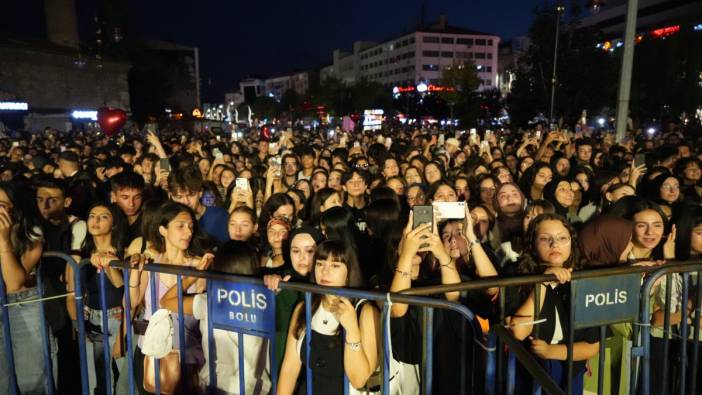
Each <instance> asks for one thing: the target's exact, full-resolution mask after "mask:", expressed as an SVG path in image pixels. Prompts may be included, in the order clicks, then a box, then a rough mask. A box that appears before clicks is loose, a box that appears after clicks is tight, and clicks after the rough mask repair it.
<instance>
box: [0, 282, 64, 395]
mask: <svg viewBox="0 0 702 395" xmlns="http://www.w3.org/2000/svg"><path fill="white" fill-rule="evenodd" d="M37 273H38V274H37V290H38V291H39V299H41V298H43V297H44V282H43V279H42V276H41V270H38V271H37ZM0 282H2V280H0ZM39 311H40V312H41V313H40V314H39V320H40V322H41V333H42V335H43V336H42V346H43V347H42V348H43V350H44V369H45V370H46V388H47V393H48V394H49V395H53V393H54V388H56V387H55V383H54V373H53V372H54V369H53V367H52V361H51V339H50V336H51V335H50V332H51V331H50V329H49V326H48V325H47V324H46V316H45V315H44V303H43V302H41V303H39Z"/></svg>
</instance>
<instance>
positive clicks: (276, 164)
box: [268, 156, 283, 177]
mask: <svg viewBox="0 0 702 395" xmlns="http://www.w3.org/2000/svg"><path fill="white" fill-rule="evenodd" d="M268 163H269V164H270V166H272V167H274V168H275V169H276V172H275V175H276V176H277V177H280V174H281V173H280V168H281V166H282V163H283V162H282V161H281V159H280V157H279V156H274V157H272V158H271V159H270V161H269V162H268Z"/></svg>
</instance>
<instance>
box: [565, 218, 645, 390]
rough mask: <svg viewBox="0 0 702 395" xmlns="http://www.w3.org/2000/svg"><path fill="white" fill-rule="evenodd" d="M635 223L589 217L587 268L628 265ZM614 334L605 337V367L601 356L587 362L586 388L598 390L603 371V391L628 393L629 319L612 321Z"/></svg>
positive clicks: (584, 242)
mask: <svg viewBox="0 0 702 395" xmlns="http://www.w3.org/2000/svg"><path fill="white" fill-rule="evenodd" d="M633 232H634V223H633V222H632V221H629V220H627V219H624V218H616V217H609V216H600V217H597V218H595V219H593V220H592V221H590V222H589V223H588V224H587V225H585V227H583V229H582V230H581V231H580V233H579V234H578V238H579V240H580V248H581V252H582V255H581V257H582V264H583V267H585V268H595V267H608V266H620V265H628V264H630V262H629V253H630V252H631V249H632V247H633V243H632V241H631V239H632V235H633ZM609 330H610V331H611V333H612V335H611V336H609V337H608V338H607V339H606V340H605V350H606V352H605V359H604V367H603V368H602V369H600V367H599V357H598V356H594V357H592V358H591V359H590V360H589V361H588V362H589V366H590V369H591V371H592V374H588V375H587V376H586V377H585V389H587V390H589V391H592V392H597V385H598V384H597V382H598V379H599V375H600V374H602V375H604V378H603V385H604V387H603V388H602V393H605V394H628V393H629V390H628V389H629V373H630V369H629V366H628V360H629V359H628V357H627V355H628V353H629V352H630V351H631V339H632V336H633V331H632V326H631V324H630V323H620V324H613V325H609Z"/></svg>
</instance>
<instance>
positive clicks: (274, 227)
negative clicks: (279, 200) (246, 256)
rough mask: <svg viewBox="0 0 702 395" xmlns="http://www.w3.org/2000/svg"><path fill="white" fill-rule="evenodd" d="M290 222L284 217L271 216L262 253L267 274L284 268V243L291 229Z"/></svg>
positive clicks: (262, 264) (264, 270) (262, 261)
mask: <svg viewBox="0 0 702 395" xmlns="http://www.w3.org/2000/svg"><path fill="white" fill-rule="evenodd" d="M291 228H292V227H291V225H290V222H288V221H287V220H286V219H285V218H284V217H278V218H271V220H270V221H268V225H267V226H266V245H265V246H264V247H263V250H262V254H261V267H262V268H263V269H262V270H263V272H264V273H265V274H275V273H278V272H280V271H282V270H283V264H284V263H285V259H284V257H283V244H284V243H285V241H286V240H287V239H288V235H289V234H290V230H291Z"/></svg>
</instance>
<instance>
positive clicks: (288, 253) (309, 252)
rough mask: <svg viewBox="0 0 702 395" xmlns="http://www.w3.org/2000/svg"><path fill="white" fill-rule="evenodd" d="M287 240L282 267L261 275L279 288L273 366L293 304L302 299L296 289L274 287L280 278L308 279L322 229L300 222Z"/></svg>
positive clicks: (278, 357)
mask: <svg viewBox="0 0 702 395" xmlns="http://www.w3.org/2000/svg"><path fill="white" fill-rule="evenodd" d="M288 240H290V242H289V243H285V248H284V251H285V258H286V267H285V270H283V271H282V272H281V273H280V274H270V275H266V276H264V277H263V281H264V283H265V284H266V285H267V286H268V288H270V289H271V290H273V291H279V292H278V293H277V294H276V297H275V312H276V313H275V314H276V320H275V328H276V329H275V332H276V338H275V355H276V361H277V362H276V363H277V366H281V363H282V362H283V355H284V354H283V353H284V351H285V341H286V339H287V336H288V329H289V327H290V316H291V315H292V312H293V309H294V308H295V306H296V305H297V304H298V303H299V302H301V301H302V294H300V293H299V292H297V291H291V290H287V289H286V290H282V291H280V290H279V288H278V284H279V283H280V281H288V280H292V281H296V282H302V283H305V282H309V277H310V276H309V274H310V271H311V270H312V269H313V267H314V253H315V251H316V250H317V246H318V245H319V244H320V243H321V242H322V241H323V240H324V236H323V235H322V232H320V231H319V230H317V229H315V228H311V227H308V226H303V227H301V228H297V229H295V230H293V231H292V232H291V233H290V237H289V238H288Z"/></svg>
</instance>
